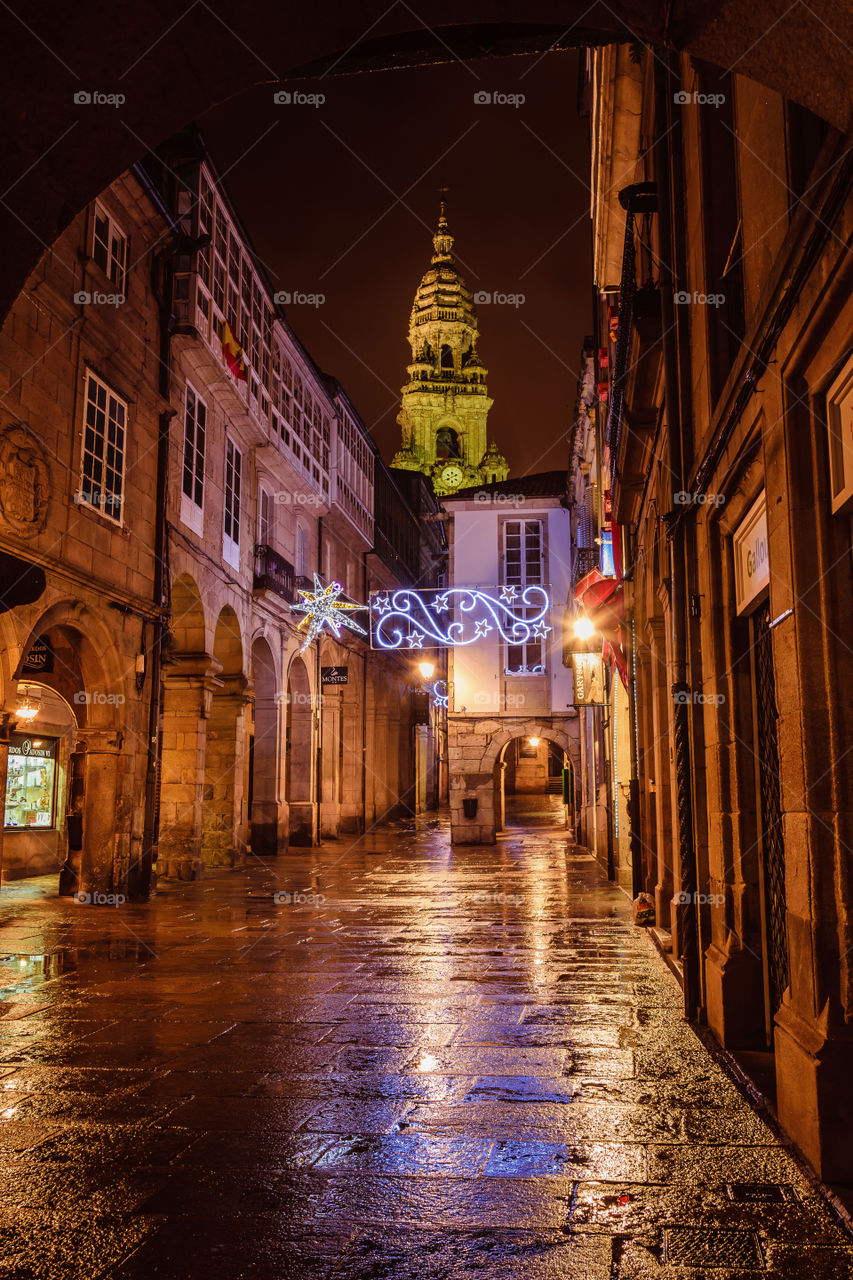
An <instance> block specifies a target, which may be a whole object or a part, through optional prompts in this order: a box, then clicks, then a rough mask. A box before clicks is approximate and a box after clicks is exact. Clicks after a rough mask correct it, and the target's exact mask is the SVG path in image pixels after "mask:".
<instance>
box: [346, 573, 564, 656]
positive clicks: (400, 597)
mask: <svg viewBox="0 0 853 1280" xmlns="http://www.w3.org/2000/svg"><path fill="white" fill-rule="evenodd" d="M370 612H371V620H370V643H371V645H372V647H373V648H374V649H437V648H452V647H454V646H458V645H468V644H474V643H475V642H477V641H481V640H488V641H489V642H490V643H492V644H498V643H503V644H505V645H523V644H529V643H530V642H531V641H533V640H534V639H535V640H545V639H546V638H547V637H548V635H549V634H550V632H551V630H552V628H551V626H550V623H549V621H548V620H549V618H550V613H551V597H550V593H549V591H548V588H547V587H545V586H539V585H536V586H533V585H531V586H527V587H524V586H522V587H517V586H503V587H446V588H444V589H442V590H440V591H435V590H426V589H425V590H417V589H415V588H408V587H404V588H402V589H400V590H399V591H394V592H391V593H389V592H387V591H376V592H373V593H372V595H371V597H370Z"/></svg>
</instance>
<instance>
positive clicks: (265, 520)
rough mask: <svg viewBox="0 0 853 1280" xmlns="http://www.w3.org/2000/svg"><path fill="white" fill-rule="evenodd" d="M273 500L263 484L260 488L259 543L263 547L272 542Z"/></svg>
mask: <svg viewBox="0 0 853 1280" xmlns="http://www.w3.org/2000/svg"><path fill="white" fill-rule="evenodd" d="M272 517H273V502H272V498H271V497H270V495H269V492H268V490H266V489H265V488H264V487H263V485H261V486H260V487H259V489H258V543H259V544H260V545H261V546H262V547H268V546H270V544H271V542H272Z"/></svg>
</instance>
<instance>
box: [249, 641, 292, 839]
mask: <svg viewBox="0 0 853 1280" xmlns="http://www.w3.org/2000/svg"><path fill="white" fill-rule="evenodd" d="M252 685H253V687H254V695H255V699H254V716H253V720H252V731H251V735H250V739H249V743H250V746H249V757H248V758H249V776H248V783H247V785H248V794H247V804H248V807H249V840H250V844H251V849H252V853H255V854H258V855H260V856H262V857H269V856H271V855H274V854H277V853H278V852H279V850H280V848H281V846H282V843H285V844H286V842H287V825H286V823H284V822H283V812H282V803H281V791H280V778H281V764H282V753H281V725H282V699H281V697H280V696H279V682H278V678H277V675H276V661H275V656H274V654H273V651H272V649H271V648H270V645H269V642H268V641H267V640H266V638H265V637H264V636H258V637H257V638H256V639H255V641H254V643H253V645H252Z"/></svg>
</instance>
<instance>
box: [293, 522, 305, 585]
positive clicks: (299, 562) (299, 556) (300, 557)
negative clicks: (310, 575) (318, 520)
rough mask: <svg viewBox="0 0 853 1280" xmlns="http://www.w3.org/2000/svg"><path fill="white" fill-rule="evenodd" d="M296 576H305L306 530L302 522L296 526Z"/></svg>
mask: <svg viewBox="0 0 853 1280" xmlns="http://www.w3.org/2000/svg"><path fill="white" fill-rule="evenodd" d="M295 568H296V576H297V578H304V577H305V530H304V529H303V528H302V525H301V524H298V525H297V526H296V565H295Z"/></svg>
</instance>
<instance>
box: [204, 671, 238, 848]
mask: <svg viewBox="0 0 853 1280" xmlns="http://www.w3.org/2000/svg"><path fill="white" fill-rule="evenodd" d="M216 683H217V684H218V685H219V688H217V689H215V690H214V692H213V697H212V698H211V703H210V716H209V719H208V722H207V754H206V757H205V767H204V805H203V812H202V828H201V830H202V836H201V854H202V860H203V862H204V865H205V866H206V867H239V866H242V865H243V864H244V862H245V861H246V836H247V831H248V814H247V812H246V810H247V805H246V786H245V783H246V777H245V758H246V716H245V707H246V703H247V701H248V699H247V696H246V693H245V689H246V680H245V677H244V676H228V677H226V678H220V679H219V680H218V681H217V682H216Z"/></svg>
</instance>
